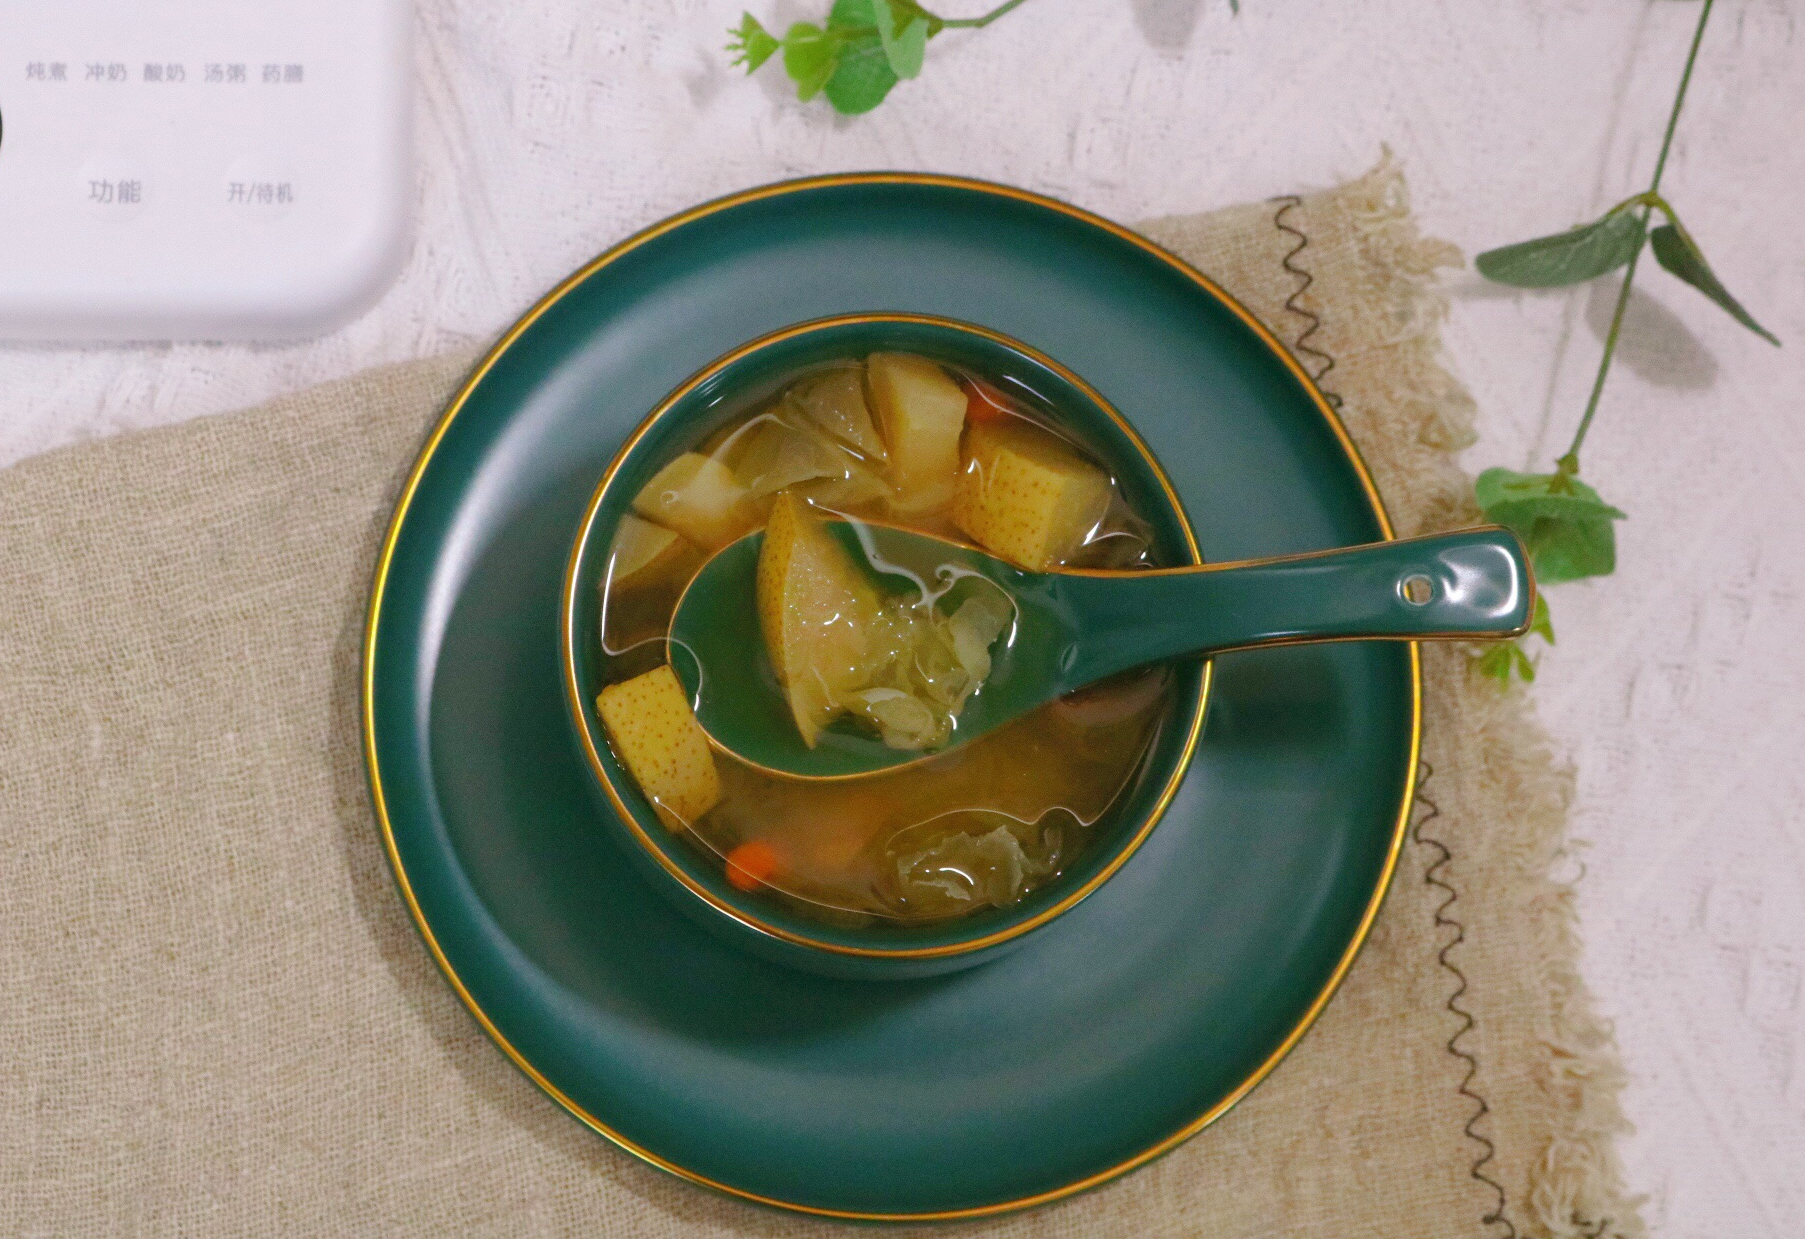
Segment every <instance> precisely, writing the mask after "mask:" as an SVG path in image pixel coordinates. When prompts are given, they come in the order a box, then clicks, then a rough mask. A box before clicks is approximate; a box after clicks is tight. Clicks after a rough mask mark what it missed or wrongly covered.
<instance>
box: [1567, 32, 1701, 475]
mask: <svg viewBox="0 0 1805 1239" xmlns="http://www.w3.org/2000/svg"><path fill="white" fill-rule="evenodd" d="M1716 2H1717V0H1704V7H1703V8H1701V9H1700V10H1699V15H1698V27H1697V29H1695V30H1694V31H1693V32H1692V48H1691V50H1690V51H1688V52H1687V53H1686V68H1685V69H1684V70H1683V71H1682V72H1681V74H1680V88H1679V90H1678V91H1677V92H1676V93H1675V94H1674V97H1673V111H1671V112H1670V113H1668V116H1667V132H1666V133H1665V134H1663V135H1662V137H1661V153H1660V155H1658V156H1657V157H1656V159H1655V174H1654V177H1653V178H1652V179H1651V180H1650V181H1649V185H1648V189H1647V191H1646V192H1645V193H1641V194H1638V195H1636V196H1635V197H1634V198H1631V199H1630V200H1629V203H1635V204H1637V206H1639V207H1640V209H1641V212H1642V218H1641V230H1642V232H1643V233H1644V234H1646V233H1647V231H1648V217H1649V216H1650V215H1651V214H1652V213H1653V212H1654V210H1655V209H1656V208H1659V209H1660V210H1661V211H1662V212H1663V213H1664V214H1665V215H1666V216H1667V217H1668V218H1669V219H1671V220H1673V221H1674V223H1675V224H1676V225H1677V224H1678V223H1679V220H1678V218H1677V217H1676V216H1675V215H1674V212H1673V208H1672V207H1670V206H1668V205H1667V202H1666V200H1665V199H1663V198H1662V197H1661V174H1662V173H1663V172H1665V171H1666V170H1667V156H1668V153H1669V152H1670V151H1671V150H1672V149H1673V135H1674V131H1675V130H1676V129H1678V128H1679V124H1680V109H1681V108H1682V107H1683V106H1685V103H1686V89H1687V87H1689V86H1691V85H1692V68H1693V66H1694V65H1695V64H1697V63H1698V49H1699V44H1701V43H1703V42H1704V41H1705V24H1706V23H1707V22H1709V21H1710V20H1711V9H1712V6H1713V5H1714V4H1716ZM1623 205H1628V203H1625V204H1623ZM1643 248H1644V247H1643V246H1640V245H1638V246H1637V247H1636V250H1635V252H1634V253H1633V254H1631V255H1630V260H1629V264H1628V265H1627V266H1626V267H1624V269H1623V286H1622V287H1621V288H1620V289H1618V290H1617V308H1616V309H1615V310H1614V311H1612V313H1611V326H1610V329H1609V331H1607V332H1606V334H1605V338H1604V353H1603V354H1602V355H1601V356H1600V357H1599V359H1598V375H1597V377H1596V378H1594V379H1593V380H1592V394H1591V396H1590V397H1589V398H1588V399H1587V400H1586V411H1585V414H1584V416H1582V417H1581V418H1580V419H1579V429H1578V430H1576V431H1575V432H1574V435H1573V443H1572V446H1570V447H1568V449H1567V453H1566V455H1564V456H1562V457H1561V458H1560V460H1559V461H1557V462H1556V464H1555V469H1556V477H1555V482H1554V484H1553V486H1551V489H1553V488H1556V487H1558V488H1560V489H1565V488H1566V486H1565V483H1566V481H1567V479H1568V478H1571V477H1574V476H1576V475H1577V474H1578V473H1579V449H1580V446H1581V445H1582V444H1584V443H1585V441H1586V432H1587V431H1589V430H1590V429H1591V428H1592V418H1593V416H1594V415H1595V414H1596V413H1597V412H1598V400H1599V397H1600V396H1601V395H1603V393H1604V381H1605V376H1606V375H1608V374H1609V373H1610V372H1611V359H1612V357H1613V356H1615V354H1616V352H1617V337H1618V335H1619V334H1621V332H1622V330H1623V316H1624V313H1625V311H1627V310H1628V309H1629V303H1630V286H1631V285H1632V284H1633V283H1634V282H1635V279H1636V267H1637V265H1638V263H1639V262H1640V260H1641V258H1642V250H1643Z"/></svg>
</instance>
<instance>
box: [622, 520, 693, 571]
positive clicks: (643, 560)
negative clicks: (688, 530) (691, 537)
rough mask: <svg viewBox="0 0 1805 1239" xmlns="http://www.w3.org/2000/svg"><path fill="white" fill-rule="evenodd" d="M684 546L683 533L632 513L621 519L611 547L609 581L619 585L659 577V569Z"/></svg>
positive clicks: (679, 552) (681, 551) (678, 553)
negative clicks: (674, 531) (675, 531)
mask: <svg viewBox="0 0 1805 1239" xmlns="http://www.w3.org/2000/svg"><path fill="white" fill-rule="evenodd" d="M684 546H685V543H684V541H683V536H682V535H681V534H677V533H673V532H672V531H671V530H669V529H666V528H665V527H664V526H663V525H654V524H653V523H652V522H651V521H648V520H643V519H641V518H640V517H637V516H634V515H633V514H632V513H631V512H629V513H628V514H627V515H625V516H623V517H621V518H620V525H619V527H618V528H616V529H615V531H614V542H613V544H612V545H611V546H610V547H609V548H608V580H609V582H610V584H612V585H613V586H616V587H619V586H624V585H632V584H634V583H635V582H637V581H640V580H644V579H647V578H650V577H653V576H656V575H657V574H658V570H659V569H660V568H662V567H664V565H666V564H668V563H670V562H671V561H672V560H673V559H675V558H676V557H677V556H678V555H680V554H682V553H683V548H684Z"/></svg>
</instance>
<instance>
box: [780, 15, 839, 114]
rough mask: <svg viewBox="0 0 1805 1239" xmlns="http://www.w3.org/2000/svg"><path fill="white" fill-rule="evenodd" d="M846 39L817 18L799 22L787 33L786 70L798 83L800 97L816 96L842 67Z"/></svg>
mask: <svg viewBox="0 0 1805 1239" xmlns="http://www.w3.org/2000/svg"><path fill="white" fill-rule="evenodd" d="M843 42H844V40H843V39H842V37H841V36H840V35H839V34H830V33H829V32H827V31H825V30H823V29H821V27H819V26H817V25H815V24H814V23H813V22H797V23H796V24H795V25H793V26H791V27H790V28H789V30H788V31H787V32H786V33H785V34H784V36H783V71H784V72H785V73H788V74H789V75H790V78H791V79H792V80H793V81H794V82H795V83H796V97H797V98H798V99H802V100H805V101H806V100H809V99H813V98H814V97H815V96H816V95H817V94H819V93H820V92H821V88H822V87H823V86H825V85H827V83H828V80H829V79H830V78H832V77H833V75H834V73H835V71H836V70H837V69H838V68H839V65H840V55H841V46H842V43H843Z"/></svg>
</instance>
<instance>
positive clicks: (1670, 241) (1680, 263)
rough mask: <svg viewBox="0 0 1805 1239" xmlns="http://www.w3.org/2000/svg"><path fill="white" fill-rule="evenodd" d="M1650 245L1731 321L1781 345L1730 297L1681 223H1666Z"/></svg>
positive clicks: (1652, 235)
mask: <svg viewBox="0 0 1805 1239" xmlns="http://www.w3.org/2000/svg"><path fill="white" fill-rule="evenodd" d="M1648 242H1649V244H1650V245H1651V246H1652V247H1653V248H1654V251H1655V260H1656V261H1657V262H1659V263H1660V264H1661V265H1662V266H1663V267H1666V268H1667V269H1668V270H1669V271H1671V272H1673V273H1674V274H1675V275H1677V276H1679V277H1680V278H1681V279H1682V280H1685V281H1686V282H1687V283H1688V284H1690V285H1692V286H1693V287H1694V288H1696V289H1698V290H1699V291H1700V292H1701V293H1704V294H1705V296H1707V297H1709V298H1711V300H1713V301H1715V302H1717V304H1718V305H1720V306H1722V307H1723V308H1724V309H1725V310H1726V311H1728V312H1729V315H1730V317H1731V318H1733V319H1735V320H1736V321H1737V322H1739V323H1741V324H1742V325H1743V326H1744V327H1747V328H1748V329H1749V330H1750V331H1752V332H1754V333H1755V334H1756V335H1758V336H1760V337H1761V338H1762V339H1763V340H1766V341H1767V342H1768V343H1769V344H1772V345H1775V346H1776V347H1777V346H1778V345H1779V343H1780V341H1779V340H1778V339H1776V338H1775V336H1774V333H1773V332H1771V331H1769V330H1768V329H1767V328H1766V327H1763V326H1762V325H1761V324H1760V323H1758V322H1756V321H1755V319H1754V317H1753V316H1752V315H1751V314H1750V313H1749V312H1748V311H1747V310H1745V309H1743V308H1742V303H1741V302H1740V301H1738V300H1736V298H1734V297H1732V296H1731V295H1730V290H1729V289H1727V288H1725V287H1724V286H1723V283H1722V281H1720V280H1719V279H1718V278H1717V273H1716V272H1714V271H1712V270H1711V267H1710V264H1708V263H1707V262H1706V261H1705V255H1704V253H1703V252H1702V251H1701V250H1700V249H1699V247H1698V242H1696V241H1694V240H1693V239H1692V234H1691V233H1689V232H1687V231H1686V230H1685V229H1684V228H1681V227H1679V226H1678V224H1662V225H1661V226H1660V227H1659V228H1657V229H1655V230H1654V231H1653V232H1652V233H1650V234H1649V237H1648Z"/></svg>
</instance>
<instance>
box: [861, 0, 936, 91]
mask: <svg viewBox="0 0 1805 1239" xmlns="http://www.w3.org/2000/svg"><path fill="white" fill-rule="evenodd" d="M871 15H872V17H873V18H874V19H875V20H876V24H877V39H878V43H879V44H880V45H881V46H882V47H883V49H884V59H885V60H887V61H889V62H890V70H891V72H893V73H895V74H896V76H897V77H899V78H902V79H903V80H904V81H907V80H908V79H909V78H912V77H914V76H915V75H916V74H918V73H920V72H921V61H922V57H923V56H924V55H926V53H927V47H928V23H927V21H926V19H925V18H922V17H920V16H918V15H917V14H915V13H912V12H905V13H904V14H903V15H902V18H901V20H900V22H899V21H898V18H897V14H896V9H895V7H894V6H893V5H892V4H891V3H890V0H872V4H871Z"/></svg>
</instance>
